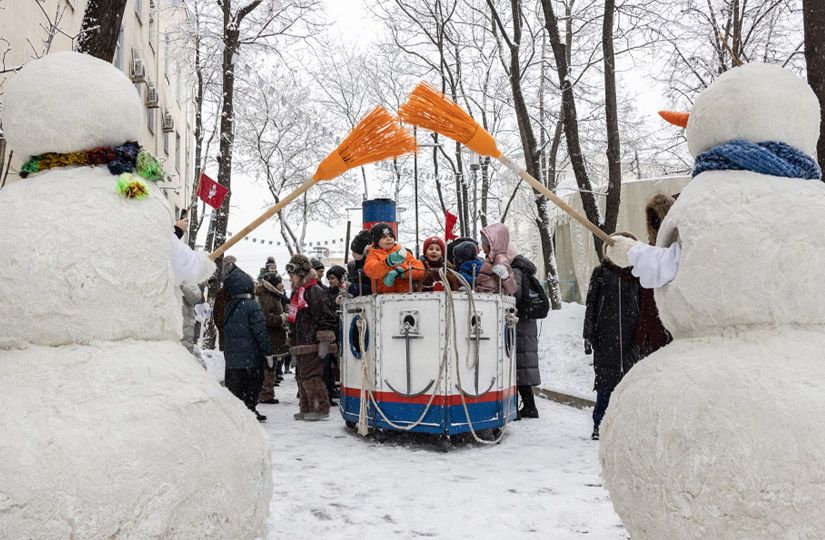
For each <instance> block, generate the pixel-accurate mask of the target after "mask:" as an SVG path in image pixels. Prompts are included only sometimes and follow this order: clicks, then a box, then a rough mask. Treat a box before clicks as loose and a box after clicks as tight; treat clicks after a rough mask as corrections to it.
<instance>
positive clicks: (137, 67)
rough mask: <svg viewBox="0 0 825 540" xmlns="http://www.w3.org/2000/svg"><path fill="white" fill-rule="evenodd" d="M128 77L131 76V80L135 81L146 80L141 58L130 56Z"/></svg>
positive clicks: (144, 67)
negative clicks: (130, 64)
mask: <svg viewBox="0 0 825 540" xmlns="http://www.w3.org/2000/svg"><path fill="white" fill-rule="evenodd" d="M130 77H131V78H132V82H135V83H139V82H144V81H145V80H146V65H145V64H144V63H143V59H142V58H138V57H134V58H132V69H131V72H130Z"/></svg>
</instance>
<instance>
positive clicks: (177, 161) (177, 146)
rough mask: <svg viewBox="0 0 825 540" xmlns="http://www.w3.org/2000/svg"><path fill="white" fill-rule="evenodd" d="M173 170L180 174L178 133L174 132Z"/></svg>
mask: <svg viewBox="0 0 825 540" xmlns="http://www.w3.org/2000/svg"><path fill="white" fill-rule="evenodd" d="M175 170H176V171H178V174H180V133H178V132H177V131H176V132H175Z"/></svg>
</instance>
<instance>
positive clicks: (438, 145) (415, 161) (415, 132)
mask: <svg viewBox="0 0 825 540" xmlns="http://www.w3.org/2000/svg"><path fill="white" fill-rule="evenodd" d="M413 137H414V138H415V140H416V143H417V142H418V128H417V127H416V126H413ZM442 146H444V145H443V144H441V143H424V144H418V148H441V147H442ZM413 179H414V180H413V189H414V191H415V258H416V259H418V258H419V257H421V253H419V247H418V152H415V153H414V154H413Z"/></svg>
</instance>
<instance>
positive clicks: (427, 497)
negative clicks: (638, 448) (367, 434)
mask: <svg viewBox="0 0 825 540" xmlns="http://www.w3.org/2000/svg"><path fill="white" fill-rule="evenodd" d="M295 392H296V386H295V381H294V379H293V377H292V376H291V375H287V376H286V380H285V381H284V382H283V383H281V386H280V387H278V388H276V395H277V397H278V399H280V400H281V403H280V404H278V405H259V410H260V411H261V412H262V413H263V414H265V415H267V416H268V421H267V422H266V423H265V424H264V429H265V430H266V432H267V434H268V435H269V437H270V441H271V442H272V460H273V471H272V473H273V479H274V484H275V489H274V493H273V496H272V504H271V507H270V514H269V538H270V539H280V538H290V539H295V540H298V539H302V538H307V539H313V540H315V539H317V538H337V539H348V538H353V539H359V540H361V539H371V538H414V537H434V538H460V537H463V538H491V539H492V538H496V539H499V538H553V539H558V540H563V539H574V538H595V539H599V540H611V539H626V538H628V536H627V534H626V533H625V531H624V529H623V527H622V525H621V523H620V521H619V518H618V517H617V516H616V514H615V513H614V511H613V507H612V505H611V503H610V501H609V499H608V494H607V492H606V491H605V489H604V488H603V487H602V483H601V480H600V478H599V465H598V459H597V454H598V452H597V450H598V447H597V445H598V443H597V442H594V441H591V440H590V437H589V435H590V431H591V428H592V424H591V420H590V410H584V411H582V410H577V409H573V408H569V407H566V406H564V405H558V404H555V403H552V402H550V401H547V400H544V399H539V400H537V401H538V407H539V411H540V414H541V417H540V418H538V419H536V420H525V421H521V422H514V423H512V424H509V425H508V427H507V431H506V434H505V438H504V440H503V441H502V442H501V443H500V444H499V445H496V446H480V445H476V444H473V443H463V444H457V445H454V446H453V449H452V450H451V451H450V452H449V453H442V452H440V451H438V450H437V449H436V447H435V445H433V444H430V443H429V442H428V441H427V440H424V441H422V440H419V439H418V438H416V439H411V438H410V437H409V436H407V435H401V436H398V437H390V438H389V439H388V440H387V441H386V442H384V443H378V442H377V441H376V440H375V439H374V438H367V439H362V438H361V437H359V436H358V435H357V434H355V432H354V431H350V430H348V429H347V428H346V427H345V426H344V422H343V420H342V419H341V417H340V414H339V413H338V411H337V409H333V411H332V413H331V414H330V419H329V420H326V421H323V422H315V423H309V422H298V421H295V420H293V418H292V414H293V413H295V412H296V411H297V410H298V405H297V399H296V397H295Z"/></svg>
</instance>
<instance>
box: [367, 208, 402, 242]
mask: <svg viewBox="0 0 825 540" xmlns="http://www.w3.org/2000/svg"><path fill="white" fill-rule="evenodd" d="M395 216H396V207H395V201H394V200H392V199H371V200H369V201H364V202H363V204H362V205H361V221H362V226H363V228H364V229H366V230H369V229H370V228H371V227H372V226H373V225H375V224H376V223H381V222H384V223H389V224H390V225H392V230H393V231H394V232H395V237H396V238H398V224H397V222H396V217H395Z"/></svg>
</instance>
